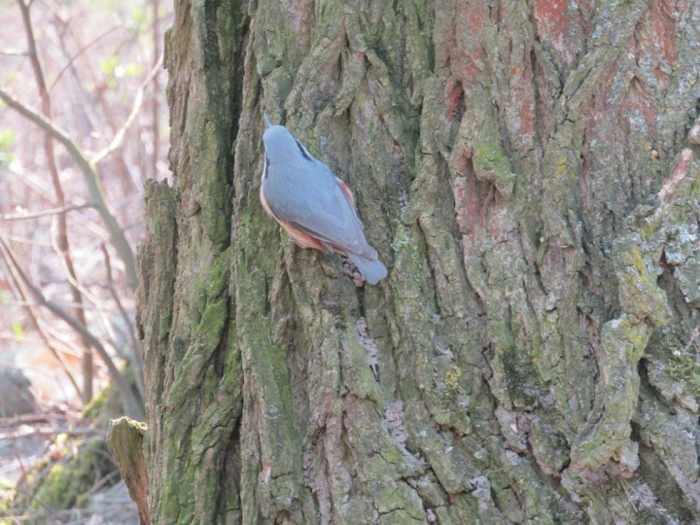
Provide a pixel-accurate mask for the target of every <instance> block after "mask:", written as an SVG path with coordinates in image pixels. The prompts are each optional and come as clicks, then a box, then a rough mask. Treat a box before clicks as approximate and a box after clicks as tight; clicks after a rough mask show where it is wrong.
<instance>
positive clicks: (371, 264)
mask: <svg viewBox="0 0 700 525" xmlns="http://www.w3.org/2000/svg"><path fill="white" fill-rule="evenodd" d="M348 257H349V258H350V260H351V261H352V262H353V263H355V266H357V269H358V270H360V273H361V274H362V275H363V276H364V278H365V281H367V282H368V283H369V284H377V283H378V282H379V281H381V280H382V279H384V277H386V274H387V271H386V266H384V265H383V264H382V261H380V260H379V259H366V258H364V257H360V256H359V255H357V254H355V253H348Z"/></svg>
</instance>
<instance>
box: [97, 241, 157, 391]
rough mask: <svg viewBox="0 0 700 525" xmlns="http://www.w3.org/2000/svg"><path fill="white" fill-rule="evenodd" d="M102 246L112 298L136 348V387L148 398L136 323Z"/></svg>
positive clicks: (133, 363)
mask: <svg viewBox="0 0 700 525" xmlns="http://www.w3.org/2000/svg"><path fill="white" fill-rule="evenodd" d="M100 248H101V249H102V255H103V257H104V261H105V270H106V272H107V287H108V288H109V292H110V294H111V295H112V299H114V302H115V303H116V304H117V308H118V309H119V313H120V314H121V316H122V318H123V319H124V322H125V323H126V326H127V327H128V329H129V338H130V339H131V345H132V347H133V349H134V359H132V360H131V362H132V368H133V370H132V371H133V373H134V377H135V378H136V387H137V388H138V390H139V394H141V396H142V397H143V398H144V399H146V386H145V384H144V381H143V355H142V353H141V352H142V348H141V343H140V342H139V340H138V339H136V331H135V329H134V325H133V324H132V322H131V319H129V314H127V313H126V309H125V308H124V306H123V305H122V302H121V300H120V299H119V294H118V293H117V291H116V290H115V289H114V283H113V281H112V262H111V259H110V257H109V251H107V246H105V243H102V244H101V245H100Z"/></svg>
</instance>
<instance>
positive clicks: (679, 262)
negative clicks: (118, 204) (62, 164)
mask: <svg viewBox="0 0 700 525" xmlns="http://www.w3.org/2000/svg"><path fill="white" fill-rule="evenodd" d="M699 42H700V4H698V3H697V2H695V1H692V0H679V1H661V0H658V1H655V0H635V1H629V2H607V1H606V2H602V1H601V2H596V1H594V0H583V1H580V2H576V3H574V2H551V1H549V0H531V1H524V0H514V1H510V0H501V1H492V2H486V1H484V0H473V1H466V2H460V1H455V0H447V1H444V2H436V3H430V2H387V1H385V0H377V1H373V2H369V1H365V2H360V1H354V0H345V1H343V2H337V1H333V0H330V1H327V2H322V3H314V2H311V1H308V0H290V1H285V2H280V1H269V0H258V1H257V2H256V1H252V2H250V3H245V2H237V1H228V2H215V1H206V0H200V1H196V2H195V1H178V2H176V15H175V21H174V25H173V28H172V29H171V30H170V31H169V33H168V35H167V36H166V67H167V69H168V71H169V74H170V80H169V84H168V97H169V104H170V111H171V130H172V131H171V137H172V138H171V141H172V147H171V151H170V161H171V167H172V169H173V172H174V181H175V182H174V185H173V187H168V186H166V185H165V184H161V183H151V184H150V185H149V186H148V187H147V191H146V194H147V203H148V217H149V219H148V220H149V230H150V234H151V237H150V241H149V242H148V243H147V244H146V245H145V246H143V247H142V249H141V251H140V254H139V273H140V291H139V299H140V303H139V324H140V330H141V337H142V340H143V345H144V349H145V366H146V371H145V380H146V385H147V389H148V402H147V412H148V424H149V430H148V433H147V435H146V437H145V440H146V448H147V450H146V457H147V464H148V475H149V503H150V513H151V516H152V519H153V522H154V523H183V524H184V523H188V524H189V523H201V524H208V525H209V524H224V523H225V524H239V523H242V524H257V523H290V524H291V523H295V524H300V523H310V524H315V523H322V524H331V523H332V524H349V525H355V524H361V523H380V524H404V523H430V524H432V523H440V524H472V523H482V524H489V523H533V524H534V523H537V524H547V523H596V524H610V523H620V524H621V523H628V524H655V523H658V524H671V523H682V524H686V523H687V524H690V523H697V522H698V521H699V520H700V481H699V480H698V443H699V440H700V437H699V434H700V433H699V431H698V398H699V396H700V379H699V377H700V363H699V360H698V359H699V358H698V354H699V352H700V350H699V348H698V323H699V316H698V309H699V308H700V289H699V287H698V282H700V253H699V248H698V221H699V220H700V211H699V209H700V206H699V204H700V179H699V173H700V169H699V167H700V163H699V162H698V154H700V151H699V150H698V145H697V144H696V142H697V140H696V138H694V137H695V135H697V133H696V134H695V135H692V133H691V137H690V139H689V133H690V130H691V128H692V127H693V126H694V125H696V124H695V122H696V119H697V118H698V99H699V98H700V44H699ZM263 111H266V112H267V113H268V114H270V116H271V117H272V119H273V121H275V122H282V123H285V125H287V127H288V128H289V129H290V130H291V131H292V132H293V133H294V134H295V135H296V137H297V138H298V139H299V140H300V141H301V142H302V143H303V144H305V145H306V146H307V148H308V149H309V150H310V151H311V152H312V153H313V154H314V155H315V156H316V157H317V158H319V159H321V160H323V161H324V162H326V163H327V164H328V165H329V166H330V167H331V168H332V169H333V170H334V171H335V172H336V174H337V175H338V176H339V177H340V178H341V179H343V180H344V181H346V182H347V183H348V184H349V185H350V186H351V187H352V188H353V190H354V192H355V198H356V201H357V205H358V212H359V214H360V217H361V218H362V220H363V221H364V224H365V229H366V233H367V237H368V240H369V242H370V243H371V244H372V245H373V246H375V247H376V248H377V250H378V251H379V253H380V257H381V259H382V260H383V261H384V262H385V263H386V264H387V267H389V270H390V272H389V277H388V278H387V279H386V280H384V281H383V282H381V283H380V285H379V286H376V287H369V286H365V287H359V288H358V287H356V286H355V284H354V283H353V280H352V279H351V277H350V276H348V273H349V272H348V271H347V269H346V268H345V267H344V265H343V263H342V261H341V259H340V258H339V257H338V256H337V255H324V254H320V253H317V252H312V251H303V250H300V249H299V248H297V247H296V246H295V245H294V244H293V243H292V242H291V241H290V240H289V239H287V238H286V235H282V234H281V232H280V228H279V226H278V225H277V224H276V223H275V222H274V221H272V220H271V219H269V218H268V217H267V216H266V215H265V213H264V211H263V208H262V206H261V204H260V202H259V200H258V192H259V184H260V176H261V173H262V154H261V147H262V144H261V135H262V131H263V122H262V114H263Z"/></svg>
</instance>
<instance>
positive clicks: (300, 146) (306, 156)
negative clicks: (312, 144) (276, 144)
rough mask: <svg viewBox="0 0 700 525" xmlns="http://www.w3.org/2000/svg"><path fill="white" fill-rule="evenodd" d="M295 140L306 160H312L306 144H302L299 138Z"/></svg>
mask: <svg viewBox="0 0 700 525" xmlns="http://www.w3.org/2000/svg"><path fill="white" fill-rule="evenodd" d="M294 140H296V143H297V146H299V151H301V154H302V156H303V157H304V158H305V159H306V160H311V157H310V156H309V154H308V153H307V152H306V150H305V149H304V146H302V145H301V143H300V142H299V141H298V140H297V139H294Z"/></svg>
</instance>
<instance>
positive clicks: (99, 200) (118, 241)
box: [0, 89, 138, 290]
mask: <svg viewBox="0 0 700 525" xmlns="http://www.w3.org/2000/svg"><path fill="white" fill-rule="evenodd" d="M0 99H2V100H3V101H4V102H5V103H6V104H7V105H8V106H10V107H11V108H12V109H14V110H15V111H17V112H19V113H21V114H22V115H23V116H24V117H26V118H27V119H29V120H30V121H32V122H33V123H34V124H36V125H37V126H39V127H40V128H41V129H43V130H44V131H46V132H47V133H50V134H51V135H52V136H53V137H54V138H55V139H56V140H58V141H59V142H60V143H61V144H63V146H64V147H65V148H66V149H67V150H68V153H69V154H70V155H71V157H73V160H75V161H76V163H77V164H78V166H79V168H80V171H81V172H82V173H83V175H84V178H85V182H86V183H87V186H88V191H89V193H90V198H91V199H92V201H93V202H94V204H95V208H96V209H97V211H98V212H99V214H100V216H101V217H102V220H103V221H104V222H105V225H106V226H107V229H108V230H109V234H110V237H111V239H112V244H113V245H114V248H115V249H116V250H117V253H118V254H119V258H120V259H121V260H122V262H123V263H124V269H125V272H126V278H127V282H128V283H129V286H130V287H131V289H132V290H136V286H137V284H138V280H137V278H136V260H135V258H134V252H133V251H132V250H131V246H130V245H129V241H127V240H126V236H125V235H124V232H123V231H122V229H121V228H120V227H119V223H117V220H116V219H115V218H114V215H112V212H111V211H110V209H109V207H108V206H107V203H106V201H105V198H104V194H103V192H102V185H101V183H100V181H99V178H98V176H97V173H96V172H95V169H94V167H93V166H92V165H91V164H90V161H89V160H88V159H87V158H86V157H85V155H84V154H83V152H82V151H81V150H80V148H79V147H78V146H77V145H76V144H75V142H73V140H72V139H71V138H70V137H69V136H68V134H67V133H66V132H65V131H63V130H62V129H61V128H60V127H58V126H56V125H54V124H52V123H51V122H49V121H48V120H46V119H45V118H44V117H42V116H41V115H39V114H38V113H36V112H35V111H33V110H31V109H29V108H28V107H27V106H25V105H24V104H22V103H21V102H20V101H18V100H17V99H15V98H14V97H12V96H10V95H9V94H8V93H7V92H5V91H4V90H3V89H0Z"/></svg>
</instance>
